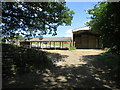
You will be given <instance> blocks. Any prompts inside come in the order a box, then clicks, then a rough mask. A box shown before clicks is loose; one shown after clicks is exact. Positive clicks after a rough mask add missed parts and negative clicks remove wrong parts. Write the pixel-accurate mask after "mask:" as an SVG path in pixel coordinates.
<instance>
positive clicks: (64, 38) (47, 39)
mask: <svg viewBox="0 0 120 90" xmlns="http://www.w3.org/2000/svg"><path fill="white" fill-rule="evenodd" d="M27 41H30V42H34V41H36V42H37V41H56V42H57V41H72V38H71V37H40V38H33V39H30V40H27Z"/></svg>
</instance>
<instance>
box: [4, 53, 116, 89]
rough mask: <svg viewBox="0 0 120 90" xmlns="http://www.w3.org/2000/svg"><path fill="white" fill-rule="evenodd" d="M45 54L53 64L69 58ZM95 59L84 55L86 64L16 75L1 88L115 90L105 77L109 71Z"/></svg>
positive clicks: (112, 83) (54, 67)
mask: <svg viewBox="0 0 120 90" xmlns="http://www.w3.org/2000/svg"><path fill="white" fill-rule="evenodd" d="M46 53H47V54H51V55H52V56H51V57H55V58H54V59H55V60H53V62H59V61H61V60H63V59H64V58H67V57H69V56H67V55H61V54H57V53H48V52H46ZM54 55H55V56H54ZM96 58H97V56H95V55H86V56H83V60H84V61H86V62H87V64H80V65H78V66H75V65H71V66H67V65H66V66H64V67H63V66H56V65H52V66H51V67H50V68H48V69H45V70H43V71H40V70H38V71H36V72H32V73H27V74H24V75H18V76H16V77H14V78H11V79H9V80H3V82H4V83H3V88H32V89H37V88H46V89H48V88H49V89H52V88H61V89H64V88H66V89H71V90H73V89H79V88H80V89H81V88H82V89H93V90H94V89H99V88H101V89H106V90H113V89H116V87H114V84H115V83H114V82H112V81H111V80H110V79H109V77H108V76H106V75H107V74H108V73H109V69H108V68H107V67H106V66H104V65H103V64H102V63H101V62H100V61H99V60H97V59H96ZM80 61H81V59H80ZM106 69H107V70H106Z"/></svg>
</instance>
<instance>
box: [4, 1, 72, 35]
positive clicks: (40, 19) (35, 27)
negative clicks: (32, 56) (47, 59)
mask: <svg viewBox="0 0 120 90" xmlns="http://www.w3.org/2000/svg"><path fill="white" fill-rule="evenodd" d="M73 14H74V12H73V11H71V10H70V9H69V8H68V7H66V3H65V2H2V37H14V36H15V35H24V36H25V37H33V36H41V35H45V34H52V35H56V34H57V33H56V31H57V27H58V26H59V25H70V24H71V20H72V18H73V16H72V15H73Z"/></svg>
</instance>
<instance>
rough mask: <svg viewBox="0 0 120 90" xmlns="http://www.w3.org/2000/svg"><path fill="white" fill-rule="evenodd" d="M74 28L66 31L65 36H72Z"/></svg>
mask: <svg viewBox="0 0 120 90" xmlns="http://www.w3.org/2000/svg"><path fill="white" fill-rule="evenodd" d="M72 35H73V34H72V29H69V30H67V31H66V35H65V37H72Z"/></svg>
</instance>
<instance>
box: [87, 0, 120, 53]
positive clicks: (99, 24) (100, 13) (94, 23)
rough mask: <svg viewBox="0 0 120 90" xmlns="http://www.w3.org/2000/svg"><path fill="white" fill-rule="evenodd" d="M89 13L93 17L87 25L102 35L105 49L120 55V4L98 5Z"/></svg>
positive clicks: (107, 3)
mask: <svg viewBox="0 0 120 90" xmlns="http://www.w3.org/2000/svg"><path fill="white" fill-rule="evenodd" d="M88 13H89V14H91V15H92V17H91V20H90V21H89V22H88V23H87V25H88V26H90V27H91V29H92V31H93V32H94V33H97V34H100V35H101V38H102V40H103V45H104V47H108V48H110V49H111V50H114V53H117V54H120V35H119V34H120V2H101V3H98V4H97V5H95V6H94V8H93V9H89V10H88Z"/></svg>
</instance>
